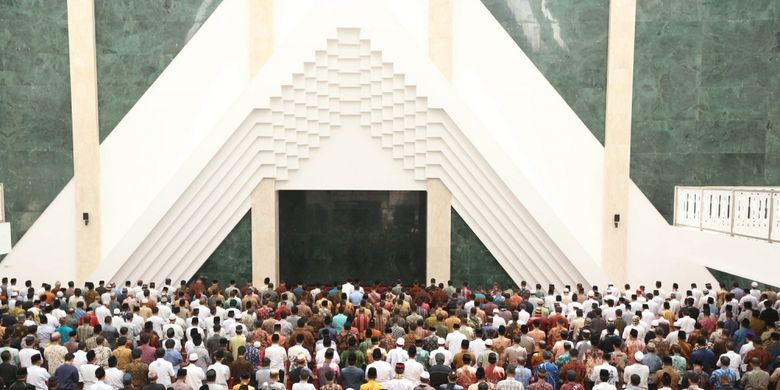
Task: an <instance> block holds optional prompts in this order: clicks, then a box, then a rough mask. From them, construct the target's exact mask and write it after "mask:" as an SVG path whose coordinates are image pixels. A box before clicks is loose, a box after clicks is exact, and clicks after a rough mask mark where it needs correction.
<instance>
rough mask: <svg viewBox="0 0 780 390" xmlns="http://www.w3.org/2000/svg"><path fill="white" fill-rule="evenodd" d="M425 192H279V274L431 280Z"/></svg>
mask: <svg viewBox="0 0 780 390" xmlns="http://www.w3.org/2000/svg"><path fill="white" fill-rule="evenodd" d="M425 208H426V194H425V192H424V191H279V267H280V269H279V274H280V277H281V280H284V281H285V282H287V283H288V284H291V283H296V282H299V281H300V282H303V283H330V282H333V281H339V282H342V281H344V280H345V279H347V278H349V279H355V278H357V279H360V280H361V281H364V282H367V283H373V282H374V281H375V280H380V281H382V282H391V281H395V280H396V279H401V280H402V281H403V282H404V283H410V282H412V281H415V280H418V281H420V282H421V283H424V282H425V258H426V257H425V246H426V245H425V229H426V209H425Z"/></svg>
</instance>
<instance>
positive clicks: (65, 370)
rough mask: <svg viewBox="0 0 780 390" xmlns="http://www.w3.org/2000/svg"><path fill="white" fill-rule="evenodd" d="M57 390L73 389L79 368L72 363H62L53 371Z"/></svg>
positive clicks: (77, 378)
mask: <svg viewBox="0 0 780 390" xmlns="http://www.w3.org/2000/svg"><path fill="white" fill-rule="evenodd" d="M54 377H55V378H57V389H58V390H75V389H76V384H77V383H79V370H78V369H77V368H76V367H73V365H72V364H63V365H61V366H59V367H57V370H56V371H54Z"/></svg>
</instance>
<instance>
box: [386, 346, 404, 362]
mask: <svg viewBox="0 0 780 390" xmlns="http://www.w3.org/2000/svg"><path fill="white" fill-rule="evenodd" d="M407 360H409V354H408V353H407V352H406V351H405V350H404V349H403V348H401V347H395V348H393V349H391V350H390V352H388V353H387V362H388V363H390V365H391V366H395V364H396V363H403V362H405V361H407Z"/></svg>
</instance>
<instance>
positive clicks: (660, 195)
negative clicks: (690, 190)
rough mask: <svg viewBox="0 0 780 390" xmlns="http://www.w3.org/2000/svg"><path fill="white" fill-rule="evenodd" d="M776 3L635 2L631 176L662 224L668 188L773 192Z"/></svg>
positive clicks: (779, 45) (779, 181)
mask: <svg viewBox="0 0 780 390" xmlns="http://www.w3.org/2000/svg"><path fill="white" fill-rule="evenodd" d="M778 5H780V2H779V1H778V0H758V1H749V2H741V1H722V0H685V1H679V0H646V1H640V2H638V4H637V30H636V31H637V36H636V47H635V66H634V70H635V73H634V108H633V123H632V145H631V146H632V148H631V149H632V156H631V157H632V158H631V177H632V178H633V179H634V181H635V182H636V183H637V185H638V186H639V188H640V189H641V190H642V191H643V192H644V193H645V195H647V196H648V197H649V199H650V200H651V202H652V203H653V204H654V205H655V206H656V208H657V209H658V210H659V211H660V212H661V213H662V214H663V215H664V217H666V218H667V220H669V221H671V216H672V210H671V209H672V207H673V199H672V195H673V192H674V186H675V185H723V186H740V185H761V186H765V185H775V186H776V185H780V157H778V156H780V135H779V134H778V130H777V129H775V128H776V127H777V125H776V124H777V121H778V118H779V117H780V115H778V108H777V106H778V105H777V104H776V102H777V97H778V96H777V92H776V91H777V90H778V89H779V88H780V73H779V72H777V69H778V60H779V59H780V41H779V40H778V39H780V38H778V37H780V17H779V16H780V7H778Z"/></svg>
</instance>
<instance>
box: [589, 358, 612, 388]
mask: <svg viewBox="0 0 780 390" xmlns="http://www.w3.org/2000/svg"><path fill="white" fill-rule="evenodd" d="M601 370H607V371H609V380H608V381H607V382H609V383H610V384H612V385H613V386H612V388H613V389H614V388H615V386H614V384H615V383H617V380H618V371H617V368H615V366H613V365H611V364H609V363H602V364H599V365H598V366H596V367H593V375H591V377H590V380H591V381H593V382H594V383H601V378H599V374H600V373H601Z"/></svg>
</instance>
